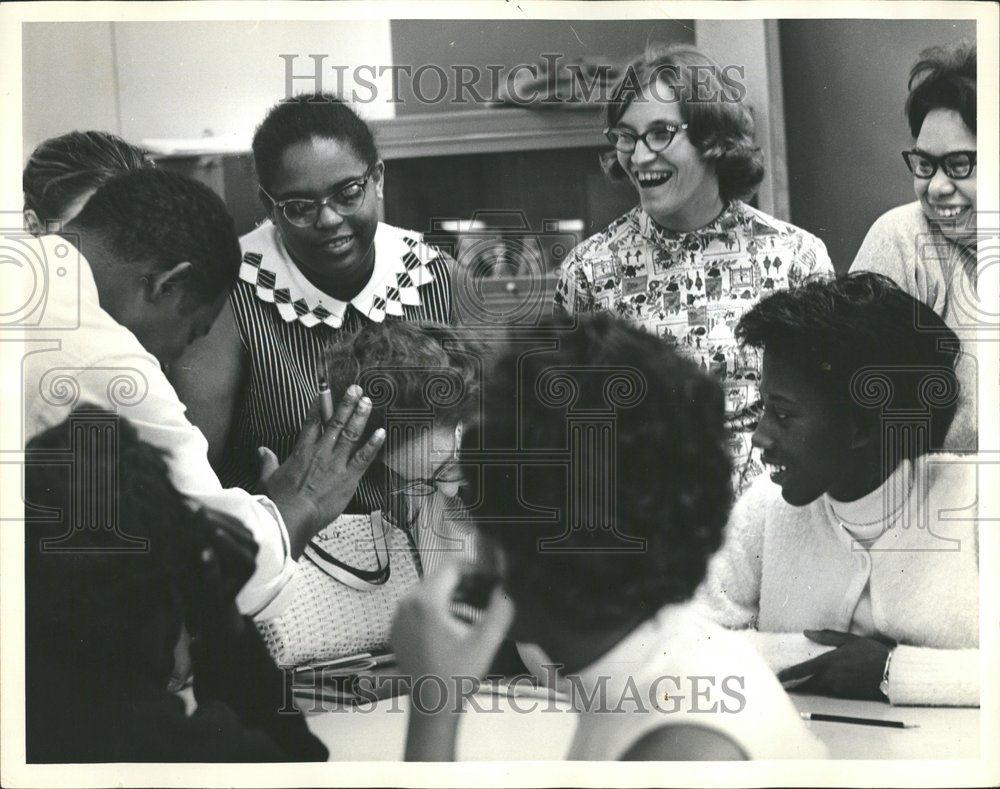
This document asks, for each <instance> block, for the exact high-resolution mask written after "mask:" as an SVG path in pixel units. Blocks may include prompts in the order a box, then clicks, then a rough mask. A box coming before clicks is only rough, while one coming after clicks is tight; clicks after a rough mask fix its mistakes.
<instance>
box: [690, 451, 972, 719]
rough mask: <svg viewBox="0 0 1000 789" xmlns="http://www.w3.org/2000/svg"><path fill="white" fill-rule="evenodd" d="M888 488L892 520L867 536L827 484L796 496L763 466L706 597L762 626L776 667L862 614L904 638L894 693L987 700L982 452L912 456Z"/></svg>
mask: <svg viewBox="0 0 1000 789" xmlns="http://www.w3.org/2000/svg"><path fill="white" fill-rule="evenodd" d="M876 493H877V495H878V497H879V499H880V500H881V501H882V502H883V506H882V507H881V510H882V517H881V518H880V520H881V522H882V523H883V524H884V528H882V529H881V530H880V532H881V533H879V534H875V535H873V539H871V540H870V541H867V540H866V541H863V542H862V541H859V540H857V539H855V538H854V537H853V536H852V534H851V529H850V528H848V525H847V524H846V523H845V522H844V521H843V514H844V509H843V507H844V505H843V504H842V503H840V502H836V501H833V500H832V499H830V497H828V496H826V495H824V496H821V497H820V498H819V499H817V500H816V501H814V502H812V503H811V504H807V505H806V506H804V507H793V506H792V505H790V504H788V503H787V502H785V500H784V499H782V497H781V489H780V488H779V487H778V486H777V485H775V484H774V483H773V482H771V480H770V479H769V478H767V477H766V476H761V477H759V478H758V479H757V480H756V481H755V482H754V484H753V485H751V486H750V488H749V489H748V490H747V491H746V493H744V495H743V496H742V497H741V498H740V500H739V501H738V502H737V504H736V507H735V508H734V510H733V515H732V517H731V519H730V523H729V526H728V528H727V533H726V540H725V543H724V544H723V547H722V549H721V550H720V551H719V552H718V554H716V556H715V557H714V558H713V559H712V562H711V564H710V567H709V572H708V576H707V577H706V580H705V582H704V584H703V585H702V588H701V589H700V590H699V599H700V602H701V603H703V604H705V605H707V606H708V608H709V610H710V611H711V615H712V616H713V617H714V618H715V619H716V620H717V621H719V622H720V623H722V624H724V625H727V626H729V627H734V628H753V629H755V630H756V632H755V633H751V634H750V637H751V639H752V640H753V641H754V642H755V643H756V644H757V646H758V648H759V649H760V650H761V652H762V653H763V654H764V656H765V658H766V659H767V660H768V663H769V664H770V665H771V666H772V668H774V669H775V670H780V669H782V668H786V667H787V666H790V665H793V664H795V663H799V662H801V661H803V660H806V659H809V658H811V657H815V656H816V655H817V654H820V653H821V652H824V651H826V650H827V647H822V646H819V645H817V644H813V643H812V642H810V641H808V640H807V639H806V638H805V636H803V635H802V631H803V630H807V629H809V630H822V629H825V628H828V629H832V630H840V631H844V632H849V631H851V630H852V625H853V624H854V623H855V622H858V623H859V624H860V625H861V626H862V627H861V628H860V629H862V630H868V629H871V628H874V630H875V631H877V632H878V633H881V634H882V635H885V636H888V637H890V638H892V639H894V640H895V641H896V642H897V643H898V644H899V646H897V647H896V649H895V653H894V655H893V659H892V665H891V670H890V673H889V694H888V695H889V699H890V701H891V702H892V703H893V704H914V705H934V704H938V705H954V706H977V705H978V704H979V649H978V647H979V537H978V525H977V500H978V482H977V465H976V463H975V458H974V457H973V456H964V455H949V454H944V453H931V454H928V455H924V456H922V457H921V458H920V459H919V460H917V461H916V462H914V463H910V462H908V461H904V463H903V464H902V465H901V466H900V467H899V468H897V470H896V471H895V472H894V473H893V474H892V475H891V476H890V477H889V479H888V480H886V482H885V483H884V484H883V485H882V486H881V487H880V488H879V489H878V491H877V492H876ZM838 516H840V517H838ZM866 596H867V600H866V601H865V602H863V600H865V598H866ZM859 606H860V610H859ZM866 620H867V621H866Z"/></svg>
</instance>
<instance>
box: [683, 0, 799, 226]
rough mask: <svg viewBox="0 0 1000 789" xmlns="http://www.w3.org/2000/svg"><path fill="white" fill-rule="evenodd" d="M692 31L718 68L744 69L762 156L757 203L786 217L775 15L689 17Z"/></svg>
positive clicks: (781, 105)
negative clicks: (757, 17) (755, 16)
mask: <svg viewBox="0 0 1000 789" xmlns="http://www.w3.org/2000/svg"><path fill="white" fill-rule="evenodd" d="M694 36H695V43H696V45H697V46H698V47H699V48H700V49H702V50H703V51H704V52H705V53H706V54H708V55H710V56H711V57H712V58H714V59H715V60H716V62H718V64H719V65H720V66H721V67H722V68H723V69H726V68H727V67H729V66H739V67H741V68H742V69H743V85H744V87H745V88H746V101H747V103H748V104H749V105H750V108H751V110H752V112H753V116H754V138H755V140H756V142H757V145H759V146H760V148H761V152H762V153H763V155H764V162H765V171H764V180H763V182H762V183H761V184H760V187H759V188H758V189H757V205H758V206H759V207H760V208H761V209H762V210H763V211H766V212H767V213H769V214H772V215H773V216H776V217H778V218H779V219H785V220H787V219H788V214H789V207H788V179H787V174H786V172H785V120H784V106H783V94H782V89H781V52H780V48H779V43H778V23H777V21H776V20H773V19H748V20H733V19H699V20H695V23H694Z"/></svg>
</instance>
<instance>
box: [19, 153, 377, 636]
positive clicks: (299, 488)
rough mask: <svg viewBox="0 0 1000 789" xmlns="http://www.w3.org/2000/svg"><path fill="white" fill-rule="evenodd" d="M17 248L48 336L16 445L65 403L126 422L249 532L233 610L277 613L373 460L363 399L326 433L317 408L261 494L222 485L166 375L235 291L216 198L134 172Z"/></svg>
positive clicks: (348, 400)
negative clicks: (29, 268)
mask: <svg viewBox="0 0 1000 789" xmlns="http://www.w3.org/2000/svg"><path fill="white" fill-rule="evenodd" d="M17 244H18V245H19V246H20V247H21V249H22V250H23V251H24V253H25V254H26V255H28V256H33V257H34V258H35V259H36V260H40V261H41V265H42V266H43V267H44V272H45V275H46V276H45V279H46V282H47V288H46V294H45V298H43V299H42V301H41V303H40V304H39V306H38V310H39V312H40V313H41V314H40V318H39V320H38V321H36V322H35V326H36V328H42V329H46V328H49V331H46V332H45V333H44V336H45V338H46V340H49V338H53V339H57V342H51V341H49V342H46V343H44V346H46V347H45V348H43V349H41V350H35V351H34V352H29V353H27V354H26V355H25V357H24V360H23V364H22V370H23V376H24V378H23V381H24V388H23V396H24V440H25V442H27V441H28V440H29V439H30V438H31V437H32V436H34V435H36V434H38V433H40V432H41V431H43V430H45V429H46V428H48V427H51V426H53V425H56V424H59V423H60V422H62V421H63V420H64V419H66V417H67V416H68V415H69V413H70V411H71V410H72V409H73V407H74V406H75V405H83V404H93V405H96V406H99V407H102V408H107V409H110V410H112V411H115V412H117V413H118V414H119V415H121V416H123V417H126V418H128V419H129V421H130V422H131V423H132V424H133V425H134V426H135V428H136V429H137V430H138V433H139V437H140V438H141V439H143V440H144V441H147V442H149V443H150V444H152V445H154V446H156V447H159V448H161V449H165V450H167V451H168V452H169V456H170V460H171V463H170V472H171V476H172V479H173V483H174V485H175V486H176V487H177V489H178V490H179V491H180V492H181V493H182V494H184V495H185V496H187V497H189V498H190V499H191V500H193V501H194V502H197V503H199V504H204V505H206V506H209V507H212V508H215V509H217V510H221V511H224V512H227V513H229V514H231V515H233V516H235V517H237V518H239V519H240V520H241V521H242V522H243V523H244V525H245V526H246V527H247V528H248V529H249V530H250V532H251V533H252V534H253V536H254V539H255V540H256V541H257V543H258V546H259V550H258V554H257V566H256V569H255V571H254V574H253V576H252V577H251V579H250V581H249V582H248V583H247V584H246V586H245V587H244V588H243V589H242V590H241V592H240V594H239V595H238V597H237V605H238V607H239V609H240V611H241V612H242V613H244V614H248V615H252V616H256V617H258V618H270V617H272V616H274V615H276V614H277V613H279V612H280V610H281V608H282V607H283V604H284V602H285V599H286V596H285V595H283V594H282V593H283V591H285V590H286V589H287V588H288V581H289V580H290V578H291V576H292V574H293V573H294V569H295V559H296V557H298V556H299V555H300V554H301V552H302V550H303V548H304V547H305V545H306V543H307V542H308V541H309V539H311V537H312V536H313V535H314V534H315V533H316V532H317V531H319V530H320V529H321V528H323V527H324V526H326V525H327V524H328V523H330V522H331V521H333V520H334V519H336V518H337V517H338V516H339V515H340V513H341V512H342V511H343V509H344V507H345V506H346V505H347V503H348V501H349V500H350V498H351V496H352V495H353V493H354V491H355V489H356V487H357V484H358V481H359V480H360V478H361V476H362V474H363V473H364V471H365V470H366V469H367V467H368V465H369V464H370V463H371V462H372V460H374V458H375V456H376V455H377V454H378V450H379V447H380V446H381V444H382V441H383V439H384V433H383V432H381V431H379V432H378V433H376V434H375V435H373V436H372V439H370V440H369V441H368V442H367V443H366V444H365V445H364V446H362V447H361V448H360V449H358V450H357V451H355V445H356V443H357V440H358V437H359V436H360V434H361V430H362V428H363V426H364V424H365V422H367V418H368V414H369V412H370V408H371V404H370V401H369V400H368V399H367V398H365V397H362V393H361V391H360V390H359V389H358V388H357V387H352V390H351V391H349V392H348V394H347V395H346V396H345V398H344V400H343V401H342V402H341V404H340V406H339V407H338V409H337V411H336V413H335V414H334V415H333V417H332V418H329V419H328V420H327V422H326V424H325V425H324V424H321V417H320V409H319V403H318V402H317V403H316V408H314V411H313V415H312V416H311V418H310V420H309V421H308V422H307V424H306V425H305V427H304V428H303V430H302V433H301V435H300V437H299V442H298V444H297V446H296V449H295V452H294V453H293V455H292V456H291V457H290V458H289V459H288V460H287V461H286V462H285V463H284V464H282V465H281V466H278V467H277V468H275V464H274V463H273V462H268V463H265V467H266V472H265V473H264V477H265V478H263V480H262V481H263V489H264V490H266V491H267V493H268V497H264V496H252V495H250V494H249V493H247V492H246V491H244V490H241V489H229V490H226V489H223V488H222V486H221V485H220V483H219V481H218V478H217V477H216V475H215V473H214V472H213V470H212V468H211V466H210V465H209V463H208V458H207V449H208V447H207V443H206V441H205V438H204V437H203V436H202V434H201V432H199V431H198V429H197V428H195V427H194V426H192V425H191V424H190V423H189V422H188V421H187V419H186V418H185V415H184V412H185V407H184V405H183V404H182V403H181V402H180V400H179V399H178V398H177V395H176V393H175V392H174V389H173V387H172V386H171V385H170V383H169V382H168V380H167V378H166V376H165V374H164V372H163V371H164V369H166V368H167V367H168V366H169V365H170V364H171V363H172V362H174V361H175V360H176V359H177V358H178V357H179V356H180V354H181V353H182V352H183V351H184V349H185V348H186V347H187V345H188V344H190V343H191V342H193V341H194V340H196V339H197V338H198V337H200V336H202V335H204V334H205V333H207V331H208V329H209V328H210V327H211V325H212V322H213V321H214V320H215V317H216V315H218V313H219V311H220V309H221V308H222V305H223V304H224V303H225V300H226V298H227V295H228V293H229V289H230V287H231V285H232V284H233V283H234V282H235V281H236V275H237V271H238V269H239V263H240V248H239V242H238V240H237V236H236V232H235V229H234V227H233V222H232V219H231V218H230V216H229V215H228V213H227V212H226V209H225V206H224V205H223V203H222V201H221V200H220V199H219V198H218V196H216V195H215V194H214V193H213V192H212V191H211V190H210V189H209V188H208V187H206V186H204V185H202V184H199V183H197V182H196V181H193V180H191V179H189V178H185V177H183V176H180V175H176V174H173V173H168V172H164V171H160V170H143V171H136V172H130V173H126V174H123V175H120V176H117V177H116V178H114V179H112V180H111V181H109V182H107V183H106V184H105V185H104V186H102V187H101V188H100V189H99V190H98V191H97V192H96V193H95V194H94V196H93V197H91V198H90V200H89V201H88V203H87V204H86V206H85V207H84V209H83V210H82V211H81V212H80V214H79V215H78V216H77V217H76V218H75V219H74V220H73V221H72V222H70V223H69V224H68V225H67V226H66V228H65V231H64V232H62V233H61V235H49V236H44V237H41V238H38V239H24V238H21V239H17ZM36 336H37V335H36ZM53 346H55V347H53ZM123 527H125V528H124V530H125V531H126V532H127V524H123Z"/></svg>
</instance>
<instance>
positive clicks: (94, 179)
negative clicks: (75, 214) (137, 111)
mask: <svg viewBox="0 0 1000 789" xmlns="http://www.w3.org/2000/svg"><path fill="white" fill-rule="evenodd" d="M147 167H153V162H152V160H151V159H150V158H149V156H148V155H147V154H146V152H145V151H144V150H143V149H141V148H138V147H136V146H135V145H132V144H131V143H128V142H125V140H123V139H122V138H121V137H118V136H116V135H114V134H109V133H108V132H102V131H73V132H69V133H68V134H63V135H60V136H59V137H52V138H50V139H48V140H45V141H44V142H42V143H41V144H39V146H38V147H37V148H35V150H34V151H33V152H32V154H31V156H30V158H29V159H28V163H27V164H26V165H25V166H24V172H23V173H22V175H21V185H22V188H23V190H24V207H25V208H30V209H31V210H33V211H34V212H35V213H36V214H38V216H39V217H40V218H41V219H42V221H45V220H58V219H63V218H64V214H65V212H66V209H67V207H68V206H69V205H70V203H72V202H73V201H75V200H76V199H77V198H79V197H80V195H82V194H84V193H85V192H88V191H90V190H92V189H96V188H97V187H99V186H100V185H101V184H103V183H104V182H105V181H107V180H108V179H110V178H113V177H114V176H115V175H117V174H118V173H122V172H127V171H129V170H141V169H144V168H147Z"/></svg>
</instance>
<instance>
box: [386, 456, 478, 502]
mask: <svg viewBox="0 0 1000 789" xmlns="http://www.w3.org/2000/svg"><path fill="white" fill-rule="evenodd" d="M389 473H390V475H391V477H392V478H393V479H394V480H396V479H398V478H399V474H397V473H396V472H394V471H392V470H391V469H390V472H389ZM456 482H457V483H458V484H459V485H462V484H463V483H464V482H465V477H464V476H463V475H462V472H461V469H460V468H459V467H458V465H456V464H455V463H445V464H444V465H443V466H441V468H439V469H438V470H437V471H436V472H434V476H433V477H431V478H430V479H410V480H405V481H400V483H399V484H398V485H394V486H393V487H392V488H390V490H389V493H390V495H394V496H395V495H400V494H405V495H407V496H433V495H434V494H435V493H437V492H438V490H439V489H440V487H441V486H442V485H448V484H453V483H456Z"/></svg>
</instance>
